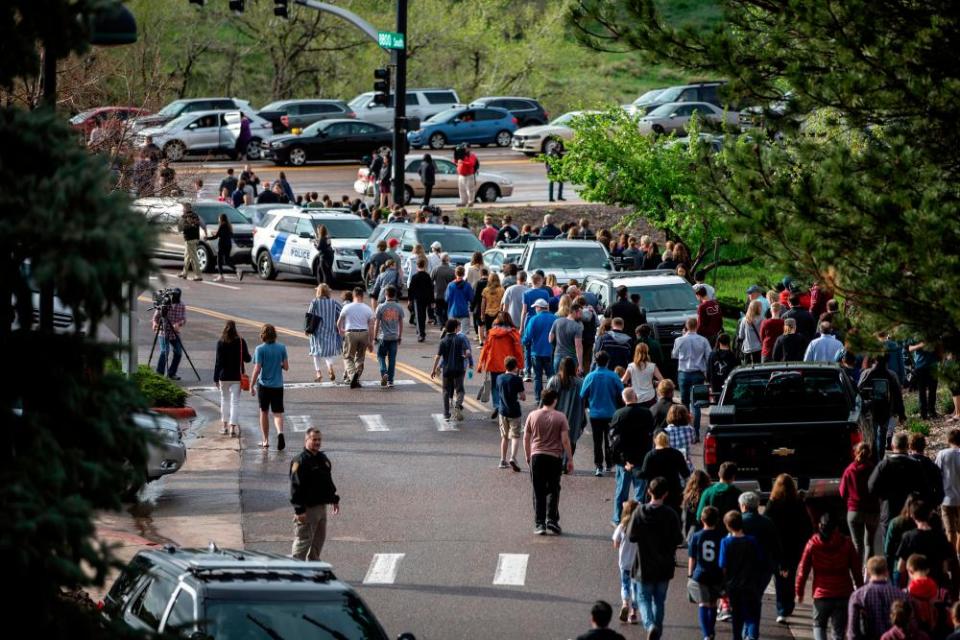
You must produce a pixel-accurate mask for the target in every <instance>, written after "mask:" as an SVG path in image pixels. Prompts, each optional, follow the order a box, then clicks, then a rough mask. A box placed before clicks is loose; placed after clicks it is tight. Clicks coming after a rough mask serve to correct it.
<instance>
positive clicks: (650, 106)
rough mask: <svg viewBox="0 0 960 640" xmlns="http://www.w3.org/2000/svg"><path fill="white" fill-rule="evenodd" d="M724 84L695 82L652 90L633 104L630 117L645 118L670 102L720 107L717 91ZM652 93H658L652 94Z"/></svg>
mask: <svg viewBox="0 0 960 640" xmlns="http://www.w3.org/2000/svg"><path fill="white" fill-rule="evenodd" d="M725 84H726V81H716V82H696V83H693V84H682V85H678V86H675V87H667V88H666V89H654V90H651V91H648V92H646V93H645V94H643V95H642V96H640V97H639V98H637V99H636V100H635V101H634V102H633V114H632V115H635V116H645V115H647V114H648V113H650V112H651V111H653V110H654V109H656V108H658V107H660V106H661V105H665V104H668V103H670V102H707V103H709V104H712V105H715V106H718V107H722V106H723V102H722V101H721V99H720V93H719V90H720V87H722V86H723V85H725ZM654 91H656V92H658V93H654Z"/></svg>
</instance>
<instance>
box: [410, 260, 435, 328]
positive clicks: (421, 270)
mask: <svg viewBox="0 0 960 640" xmlns="http://www.w3.org/2000/svg"><path fill="white" fill-rule="evenodd" d="M407 297H408V298H409V300H410V306H411V308H410V311H411V313H412V315H413V316H414V317H415V318H416V320H417V342H423V341H424V340H426V338H427V310H428V309H429V308H430V305H431V304H433V280H431V279H430V274H429V273H427V259H426V258H419V259H418V260H417V272H416V273H415V274H413V276H412V277H411V278H410V287H409V289H408V291H407Z"/></svg>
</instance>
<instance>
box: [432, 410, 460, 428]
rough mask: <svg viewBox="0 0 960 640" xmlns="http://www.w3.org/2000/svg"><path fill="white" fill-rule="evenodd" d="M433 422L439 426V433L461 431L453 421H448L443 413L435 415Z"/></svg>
mask: <svg viewBox="0 0 960 640" xmlns="http://www.w3.org/2000/svg"><path fill="white" fill-rule="evenodd" d="M433 421H434V423H435V424H436V425H437V431H460V428H459V427H457V423H456V422H454V421H453V420H447V419H446V418H444V417H443V414H442V413H434V414H433Z"/></svg>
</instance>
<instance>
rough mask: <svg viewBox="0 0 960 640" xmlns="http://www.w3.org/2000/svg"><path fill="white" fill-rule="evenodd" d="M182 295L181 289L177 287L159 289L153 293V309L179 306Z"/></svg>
mask: <svg viewBox="0 0 960 640" xmlns="http://www.w3.org/2000/svg"><path fill="white" fill-rule="evenodd" d="M180 294H181V291H180V289H178V288H176V287H170V288H167V289H157V290H156V291H154V292H153V308H154V309H169V308H170V305H174V304H179V303H180Z"/></svg>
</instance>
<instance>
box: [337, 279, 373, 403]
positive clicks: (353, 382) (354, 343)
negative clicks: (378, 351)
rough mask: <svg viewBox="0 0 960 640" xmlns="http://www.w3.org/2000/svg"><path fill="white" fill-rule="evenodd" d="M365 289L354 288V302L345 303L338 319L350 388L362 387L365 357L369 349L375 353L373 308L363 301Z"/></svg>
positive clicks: (344, 363)
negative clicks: (361, 380)
mask: <svg viewBox="0 0 960 640" xmlns="http://www.w3.org/2000/svg"><path fill="white" fill-rule="evenodd" d="M364 293H365V292H364V290H363V288H361V287H357V288H356V289H354V290H353V302H351V303H350V304H347V305H344V307H343V310H341V311H340V317H339V318H338V319H337V330H338V331H339V332H340V335H342V336H343V365H344V369H345V370H346V373H347V376H348V377H349V378H350V388H351V389H357V388H359V387H360V376H361V375H362V374H363V359H364V357H365V356H366V352H367V350H369V351H370V352H371V353H373V342H371V341H370V336H371V335H372V334H373V320H374V315H373V310H371V309H370V307H369V306H368V305H367V304H366V303H365V302H364V301H363V296H364Z"/></svg>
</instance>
